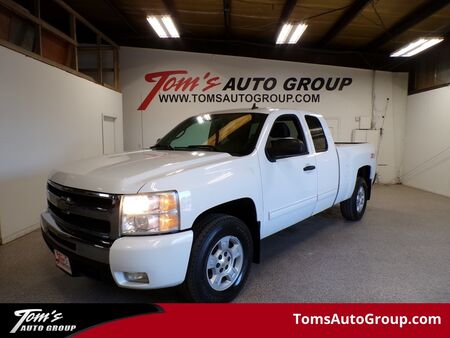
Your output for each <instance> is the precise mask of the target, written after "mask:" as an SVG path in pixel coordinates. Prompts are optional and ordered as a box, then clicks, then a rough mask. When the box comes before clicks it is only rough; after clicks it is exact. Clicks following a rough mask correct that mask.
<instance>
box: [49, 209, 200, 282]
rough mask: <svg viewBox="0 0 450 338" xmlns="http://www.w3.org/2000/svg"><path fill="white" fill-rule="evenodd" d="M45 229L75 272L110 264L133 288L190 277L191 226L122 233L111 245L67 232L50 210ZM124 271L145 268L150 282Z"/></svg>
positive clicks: (114, 274) (117, 276) (115, 275)
mask: <svg viewBox="0 0 450 338" xmlns="http://www.w3.org/2000/svg"><path fill="white" fill-rule="evenodd" d="M41 229H42V234H43V237H44V239H45V241H46V243H47V244H48V246H49V247H50V249H51V250H54V249H58V250H60V251H62V252H63V253H64V254H66V255H67V256H68V257H69V259H70V261H71V262H75V272H78V271H79V272H81V273H84V272H85V271H86V270H108V268H109V274H110V276H112V277H113V279H114V281H115V282H116V284H117V285H118V286H121V287H125V288H132V289H156V288H163V287H169V286H175V285H179V284H181V283H182V282H183V281H184V279H185V277H186V271H187V266H188V262H189V256H190V252H191V247H192V241H193V233H192V231H191V230H188V231H183V232H178V233H174V234H166V235H155V236H135V237H131V236H129V237H121V238H119V239H117V240H115V241H114V242H113V244H112V246H111V247H110V248H108V247H103V246H100V245H97V244H95V245H94V244H92V243H89V242H86V241H84V240H83V239H81V238H77V237H75V236H72V235H70V234H68V233H66V232H64V231H63V230H62V229H61V228H60V227H58V225H57V223H56V222H55V220H54V219H53V217H52V215H51V214H50V213H49V212H44V213H43V214H42V215H41ZM98 272H99V271H98ZM124 272H145V273H147V276H148V279H149V283H137V282H130V281H127V280H126V279H125V276H124ZM87 274H89V273H87Z"/></svg>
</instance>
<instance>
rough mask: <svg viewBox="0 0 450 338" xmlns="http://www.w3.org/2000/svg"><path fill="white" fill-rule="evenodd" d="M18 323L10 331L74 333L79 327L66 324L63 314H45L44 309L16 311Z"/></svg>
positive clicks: (51, 312)
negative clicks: (63, 320)
mask: <svg viewBox="0 0 450 338" xmlns="http://www.w3.org/2000/svg"><path fill="white" fill-rule="evenodd" d="M14 315H15V316H16V317H17V322H16V324H15V325H14V327H13V328H12V329H11V331H9V332H10V333H16V332H66V333H70V332H73V331H74V330H75V329H76V328H77V326H76V325H74V324H65V323H63V322H62V321H61V320H62V319H63V314H62V313H61V312H58V311H56V310H53V311H50V312H44V311H43V310H42V309H22V310H17V311H14Z"/></svg>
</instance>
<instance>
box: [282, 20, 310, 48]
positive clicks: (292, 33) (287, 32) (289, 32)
mask: <svg viewBox="0 0 450 338" xmlns="http://www.w3.org/2000/svg"><path fill="white" fill-rule="evenodd" d="M294 27H295V28H294ZM307 27H308V25H306V24H304V23H299V24H296V25H295V26H294V25H293V24H290V23H285V24H284V25H283V28H281V31H280V34H278V37H277V42H276V44H277V45H281V44H285V43H288V44H295V43H297V42H298V40H299V39H300V37H301V36H302V34H303V33H304V32H305V30H306V28H307ZM293 28H294V29H293Z"/></svg>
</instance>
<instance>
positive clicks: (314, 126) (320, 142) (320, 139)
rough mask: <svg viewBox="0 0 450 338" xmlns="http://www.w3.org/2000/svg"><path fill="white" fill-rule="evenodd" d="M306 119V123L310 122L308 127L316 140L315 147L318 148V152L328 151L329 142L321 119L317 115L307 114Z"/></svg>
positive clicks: (314, 140)
mask: <svg viewBox="0 0 450 338" xmlns="http://www.w3.org/2000/svg"><path fill="white" fill-rule="evenodd" d="M305 120H306V123H307V124H308V128H309V131H310V133H311V136H312V139H313V142H314V148H316V152H317V153H322V152H324V151H327V150H328V142H327V138H326V137H325V132H324V131H323V127H322V124H321V123H320V121H319V119H318V118H317V117H315V116H311V115H306V116H305Z"/></svg>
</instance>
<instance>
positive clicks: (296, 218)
mask: <svg viewBox="0 0 450 338" xmlns="http://www.w3.org/2000/svg"><path fill="white" fill-rule="evenodd" d="M303 131H304V128H303V126H302V123H301V122H300V120H299V118H298V116H297V115H294V114H289V115H282V116H280V117H278V118H277V119H276V121H275V122H274V124H273V126H272V129H271V131H270V134H269V136H268V139H267V145H266V150H267V151H266V153H270V147H271V144H272V142H273V141H276V140H278V139H281V138H297V139H299V140H300V141H301V142H303V143H304V145H305V151H304V152H303V153H299V154H296V155H293V156H289V157H286V158H281V159H277V160H276V161H274V162H272V161H271V160H270V159H269V157H268V156H265V155H264V154H262V153H261V156H260V159H259V161H260V166H261V178H262V189H263V196H264V198H263V200H264V226H263V227H262V228H261V238H263V237H266V236H269V235H271V234H273V233H275V232H277V231H279V230H281V229H284V228H286V227H288V226H290V225H293V224H295V223H297V222H300V221H301V220H304V219H305V218H308V217H309V216H311V215H312V213H313V211H314V208H315V206H316V201H317V169H316V159H315V155H314V152H313V151H311V150H310V149H309V145H308V144H307V141H306V139H305V136H304V135H305V133H304V132H303Z"/></svg>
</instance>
